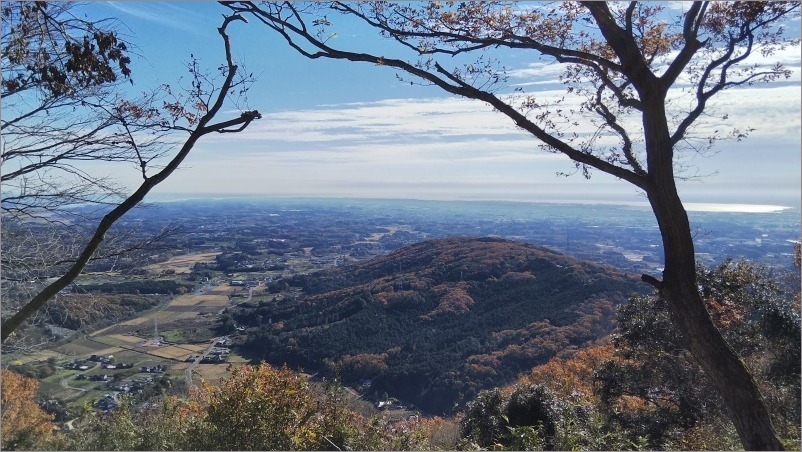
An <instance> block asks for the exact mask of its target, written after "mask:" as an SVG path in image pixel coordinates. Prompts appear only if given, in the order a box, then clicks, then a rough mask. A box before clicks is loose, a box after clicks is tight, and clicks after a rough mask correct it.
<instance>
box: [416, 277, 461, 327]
mask: <svg viewBox="0 0 802 452" xmlns="http://www.w3.org/2000/svg"><path fill="white" fill-rule="evenodd" d="M442 287H443V285H442V284H441V285H440V286H438V287H436V288H435V289H438V288H442ZM467 288H468V284H467V283H464V282H460V283H458V284H457V285H456V286H455V287H450V288H448V289H447V290H446V292H445V294H444V295H443V296H441V297H440V304H438V305H437V307H436V308H434V309H433V310H432V311H431V312H429V313H428V314H426V315H423V316H421V318H422V319H423V320H431V319H433V318H435V317H437V316H439V315H443V314H462V313H465V312H468V310H469V308H470V307H471V305H473V303H474V301H473V298H471V296H470V295H469V294H468V292H467Z"/></svg>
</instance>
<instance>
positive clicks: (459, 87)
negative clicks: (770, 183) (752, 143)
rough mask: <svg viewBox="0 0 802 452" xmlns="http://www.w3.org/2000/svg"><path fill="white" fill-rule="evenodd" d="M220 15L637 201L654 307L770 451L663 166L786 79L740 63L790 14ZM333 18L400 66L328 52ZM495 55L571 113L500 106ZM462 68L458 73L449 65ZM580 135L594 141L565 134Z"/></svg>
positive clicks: (587, 6)
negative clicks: (493, 131) (732, 96)
mask: <svg viewBox="0 0 802 452" xmlns="http://www.w3.org/2000/svg"><path fill="white" fill-rule="evenodd" d="M223 4H225V5H226V6H228V7H229V8H231V9H232V10H233V11H235V12H237V13H250V14H251V15H252V16H253V17H254V18H256V19H257V20H258V21H260V22H262V23H263V24H264V25H265V26H266V27H267V28H268V29H270V30H272V31H273V32H275V33H277V34H278V35H279V36H280V37H282V38H283V39H284V40H286V42H287V44H288V45H289V46H290V47H292V48H293V49H295V50H296V51H298V52H299V53H300V54H301V55H304V56H306V57H308V58H311V59H341V60H348V61H355V62H365V63H370V64H373V65H376V66H379V67H390V68H393V69H395V70H400V71H403V72H405V73H407V74H409V75H412V76H414V78H413V79H412V82H416V83H424V84H429V85H434V86H437V87H440V88H441V89H443V90H445V91H447V92H449V93H451V94H455V95H458V96H463V97H466V98H470V99H476V100H479V101H482V102H485V103H487V104H488V105H490V106H492V107H493V108H494V109H495V110H497V111H498V112H500V113H501V114H503V115H505V116H507V117H508V118H509V119H511V120H512V121H513V122H514V123H515V124H516V125H517V126H518V127H519V128H521V129H523V130H524V131H527V132H529V133H530V134H531V135H532V136H533V138H535V139H536V140H537V141H539V142H540V143H541V145H542V147H544V148H545V149H546V150H548V151H551V152H558V153H562V154H564V155H566V156H568V157H569V158H570V159H571V160H573V162H574V164H575V166H576V170H577V171H579V172H581V173H582V174H584V175H585V176H587V177H589V175H590V171H591V170H599V171H603V172H605V173H608V174H611V175H613V176H615V177H617V178H619V179H623V180H624V181H627V182H629V183H630V184H632V185H634V186H635V187H637V188H639V189H640V190H642V191H643V192H644V193H645V194H646V196H647V198H648V200H649V202H650V204H651V207H652V210H653V211H654V214H655V218H656V220H657V223H658V225H659V227H660V231H661V234H662V240H663V246H664V250H665V270H664V272H663V274H662V279H658V278H655V277H654V276H652V275H643V278H642V279H643V281H645V282H647V283H649V284H651V285H652V286H654V287H655V289H656V290H657V291H658V292H659V293H660V295H661V296H662V297H664V298H665V299H666V300H667V302H668V304H669V306H670V307H671V312H672V316H673V320H674V322H675V323H676V324H677V326H678V327H679V329H680V331H681V332H682V334H683V335H684V337H685V340H686V341H687V344H688V349H689V350H690V351H691V353H692V354H693V356H694V357H695V359H696V360H697V361H698V363H699V364H700V366H701V367H702V368H703V369H704V371H705V372H706V374H707V375H708V376H709V378H710V379H711V380H712V381H713V382H714V384H715V386H716V387H718V388H720V390H721V395H722V397H723V398H724V400H725V405H726V407H727V409H728V412H729V415H730V418H731V419H732V420H733V422H734V424H735V427H736V429H737V431H738V433H739V435H740V438H741V440H742V442H743V444H744V447H746V448H747V449H773V450H776V449H781V448H782V444H781V443H780V442H779V440H778V439H777V436H776V434H775V432H774V429H773V427H772V425H771V422H770V419H769V414H768V412H767V410H766V408H765V404H764V403H763V400H762V397H761V395H760V393H759V392H758V389H757V386H756V384H755V381H754V379H753V378H752V376H751V375H750V373H749V371H748V370H747V368H746V367H745V366H744V364H743V363H742V362H741V360H740V359H739V358H738V356H737V355H736V354H735V352H734V351H733V350H732V348H731V347H729V346H728V345H727V343H726V342H725V341H724V339H723V338H722V336H721V334H720V332H719V331H718V330H717V329H716V327H715V325H714V324H713V323H712V322H711V320H710V316H709V314H708V312H707V310H706V309H705V306H704V303H703V302H702V299H701V298H700V296H699V293H698V289H697V281H696V272H695V267H696V263H695V256H694V244H693V238H692V234H691V229H690V226H689V222H688V216H687V214H686V212H685V209H684V207H683V204H682V201H681V200H680V197H679V195H678V193H677V187H676V180H677V178H678V174H677V171H676V170H677V168H676V161H675V159H676V157H677V155H678V152H679V151H681V150H683V149H688V148H691V149H693V148H698V145H699V141H697V140H698V139H699V137H698V136H694V135H693V134H692V133H691V131H692V128H693V127H694V126H695V125H697V124H699V121H700V119H702V118H703V115H705V114H709V113H710V107H711V102H712V101H713V99H714V98H715V97H716V95H718V94H719V93H721V92H724V91H726V90H728V89H733V88H737V87H740V86H745V85H750V84H753V83H758V82H770V81H773V80H776V79H780V78H783V77H788V76H789V74H790V72H789V70H788V69H787V68H785V67H783V66H782V65H781V64H779V63H778V64H776V65H769V66H764V65H759V64H753V63H752V62H751V61H750V59H749V58H750V56H753V55H754V54H756V53H760V54H762V55H763V56H770V55H772V54H773V53H774V52H776V51H777V50H778V49H782V48H784V47H785V46H787V45H791V44H795V43H797V42H798V40H795V39H789V38H786V37H785V36H784V35H783V31H784V29H783V24H784V21H785V20H786V19H788V18H789V17H790V16H794V17H796V16H797V15H798V9H799V5H798V3H790V2H783V3H766V2H760V3H758V2H733V3H716V2H695V3H693V4H688V5H687V6H688V7H687V10H686V11H684V12H683V13H681V14H671V13H669V11H665V10H664V8H663V6H662V5H659V4H655V3H639V2H629V3H613V4H606V3H603V2H579V3H560V2H557V3H555V4H524V5H517V4H515V3H511V4H510V3H504V2H460V3H456V2H432V3H412V4H396V3H384V2H369V3H359V4H352V3H341V2H333V3H326V4H299V3H288V2H286V3H278V2H264V3H259V4H254V3H252V2H223ZM343 16H347V17H348V18H349V20H354V19H355V20H357V21H361V23H362V24H364V25H366V26H368V27H372V28H373V29H375V30H376V31H378V32H379V34H380V35H381V36H382V37H383V38H386V39H388V40H389V41H391V42H394V43H395V44H397V47H396V48H395V49H394V52H395V53H394V55H395V54H403V53H402V52H407V54H408V55H409V57H408V58H406V59H404V58H394V57H385V56H383V55H378V54H371V53H364V52H359V51H352V50H344V49H340V48H337V47H335V46H334V44H333V42H335V41H333V40H331V39H329V38H330V37H331V36H332V35H333V32H332V31H331V29H332V27H333V24H334V23H335V22H336V20H337V18H339V17H343ZM496 48H503V49H516V50H518V51H521V52H530V53H529V54H530V55H532V56H533V57H534V59H535V61H545V62H556V63H561V64H563V65H564V67H565V73H564V74H563V76H562V77H561V80H562V81H563V83H564V84H565V85H566V93H565V94H566V97H574V98H578V99H579V101H580V103H581V106H580V107H579V108H571V107H568V106H564V105H563V104H561V102H560V101H559V100H558V101H548V100H545V99H539V98H538V96H537V94H536V93H535V94H525V93H516V94H514V95H510V96H505V95H501V94H499V90H500V89H501V87H503V84H504V82H505V80H506V73H505V69H504V67H503V66H502V65H501V64H500V62H498V61H496V60H494V59H493V53H491V52H488V51H489V50H492V49H496ZM455 57H459V58H455ZM466 59H470V60H471V61H470V63H467V64H459V63H456V65H455V63H454V62H455V61H457V62H459V61H465V60H466ZM449 65H452V66H451V67H449ZM679 99H681V100H682V102H680V101H679ZM580 125H590V126H591V127H592V128H593V129H594V130H595V133H592V134H589V135H586V134H577V133H575V132H573V130H575V128H576V127H577V126H580ZM748 132H749V130H748V129H746V130H737V129H733V130H731V131H730V132H728V133H727V134H718V133H713V134H712V135H709V136H706V137H704V141H703V142H702V143H708V144H712V143H713V142H715V141H716V140H718V139H721V138H727V137H728V136H729V137H733V138H737V139H740V138H743V137H745V136H746V135H747V134H748Z"/></svg>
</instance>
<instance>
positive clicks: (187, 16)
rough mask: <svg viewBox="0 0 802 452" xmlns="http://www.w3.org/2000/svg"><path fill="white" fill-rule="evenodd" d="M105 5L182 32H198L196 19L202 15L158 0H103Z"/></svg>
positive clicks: (199, 18)
mask: <svg viewBox="0 0 802 452" xmlns="http://www.w3.org/2000/svg"><path fill="white" fill-rule="evenodd" d="M105 4H106V6H108V7H110V8H112V9H114V10H116V11H118V12H120V13H123V14H127V15H130V16H133V17H136V18H139V19H142V20H145V21H148V22H151V23H154V24H157V25H162V26H167V27H170V28H173V29H176V30H180V31H183V32H189V33H194V34H200V32H199V29H201V28H202V27H198V25H197V21H198V20H201V19H202V17H203V16H200V15H198V14H197V13H194V12H193V11H191V10H189V9H187V8H183V7H180V6H178V5H174V4H169V3H158V2H136V3H123V2H105Z"/></svg>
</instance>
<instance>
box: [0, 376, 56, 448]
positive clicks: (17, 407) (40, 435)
mask: <svg viewBox="0 0 802 452" xmlns="http://www.w3.org/2000/svg"><path fill="white" fill-rule="evenodd" d="M38 388H39V382H38V381H36V380H34V379H31V378H26V377H23V376H22V375H20V374H18V373H15V372H11V371H10V370H7V369H3V371H2V406H0V409H2V437H0V441H1V442H2V443H0V445H1V446H2V448H3V449H7V450H8V449H19V448H33V447H35V446H36V445H41V444H42V443H43V442H45V441H46V440H48V439H49V438H50V437H51V436H52V434H53V425H52V424H51V422H52V420H53V415H51V414H47V413H45V412H44V411H43V410H42V409H41V408H40V407H39V405H37V404H36V402H35V400H36V390H37V389H38Z"/></svg>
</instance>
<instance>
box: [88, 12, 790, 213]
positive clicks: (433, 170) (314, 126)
mask: <svg viewBox="0 0 802 452" xmlns="http://www.w3.org/2000/svg"><path fill="white" fill-rule="evenodd" d="M675 7H678V8H682V7H684V6H683V5H682V3H679V6H676V5H675ZM226 11H227V10H226V9H225V8H223V7H222V6H220V5H217V4H216V3H210V2H179V3H166V2H93V3H91V5H89V9H88V10H87V14H89V15H90V17H116V18H118V19H119V30H120V33H121V34H122V35H123V36H124V37H125V38H126V39H128V40H129V41H130V42H132V43H133V44H135V46H136V56H135V57H134V62H133V65H132V69H133V79H134V82H135V84H134V86H133V87H132V89H133V90H134V91H143V90H148V89H150V88H152V87H155V86H157V85H158V84H160V83H168V84H171V85H173V86H176V85H177V84H178V85H180V84H182V83H183V84H186V83H188V81H187V78H186V76H187V71H186V67H185V64H186V62H187V61H188V60H189V58H190V55H194V56H195V57H197V58H198V59H199V61H200V63H201V64H203V65H206V66H207V67H209V68H211V69H213V68H215V67H217V66H218V65H219V64H220V63H222V62H223V61H224V59H223V49H222V42H221V39H220V37H219V35H218V33H217V27H219V26H220V24H221V21H222V15H223V13H225V12H226ZM335 28H336V29H337V35H336V37H334V38H332V41H331V42H332V43H333V45H335V46H340V47H344V48H348V49H351V50H354V49H355V50H359V51H372V52H378V53H382V54H384V52H392V51H393V50H392V49H393V47H392V46H391V43H389V42H387V40H382V39H381V38H379V37H378V36H377V35H376V34H371V33H370V32H369V31H368V30H364V29H359V28H358V27H354V26H353V25H352V24H349V23H344V22H342V21H341V22H337V23H335ZM791 30H792V31H791V32H792V33H797V35H798V34H799V22H798V21H796V22H795V23H794V24H792V26H791ZM230 34H231V42H232V46H233V48H234V55H235V58H236V59H237V60H238V61H239V62H242V64H243V65H244V67H245V69H246V70H247V71H248V72H252V73H253V74H254V75H255V76H256V77H257V81H256V82H255V83H254V85H253V86H252V87H251V89H250V91H249V93H248V99H247V104H246V105H244V106H246V107H248V108H254V109H258V110H259V111H260V112H261V113H262V114H263V118H262V119H261V120H259V121H256V122H254V123H252V124H251V125H250V126H249V127H248V129H247V130H245V131H244V132H241V133H237V134H215V135H207V136H206V137H204V138H203V139H202V140H201V141H200V142H199V143H198V144H197V145H196V147H195V149H194V150H193V151H192V153H191V154H190V156H189V158H188V159H187V160H186V161H185V162H184V164H183V165H182V167H181V169H179V170H178V171H177V172H176V173H174V174H173V175H172V176H171V177H170V178H169V179H168V180H167V181H165V182H164V183H163V184H161V185H160V186H159V187H158V188H157V189H156V190H154V193H153V196H152V197H151V199H153V198H158V197H160V196H161V197H167V196H179V197H180V196H183V197H193V196H198V195H203V194H210V193H215V194H224V195H251V194H254V195H262V196H315V197H368V198H412V199H438V200H440V199H442V200H470V199H483V200H487V199H498V200H513V201H533V202H536V201H562V202H568V201H571V202H622V203H628V202H643V201H645V197H644V195H643V194H642V193H639V192H638V190H637V189H635V188H634V187H632V186H630V185H629V184H627V183H626V182H624V181H621V180H617V179H616V178H613V177H611V176H608V175H606V174H603V173H601V172H599V171H594V172H593V173H592V178H591V179H590V180H586V179H585V178H584V177H582V175H581V174H574V175H570V176H567V177H566V176H562V175H558V173H570V172H572V170H573V168H574V167H573V164H572V163H571V162H570V161H569V160H568V159H567V158H566V157H563V156H562V155H559V154H553V153H549V152H545V151H543V150H542V149H540V148H539V147H538V142H537V141H536V140H534V139H533V138H532V137H531V136H530V135H528V134H527V133H525V132H523V131H521V130H519V129H517V128H516V127H515V126H514V125H513V124H512V122H511V121H510V120H509V119H508V118H506V117H505V116H503V115H501V114H499V113H497V112H494V111H492V109H491V108H490V107H488V106H486V105H484V104H482V103H480V102H477V101H471V100H466V99H461V98H457V97H454V96H451V95H449V94H447V93H445V92H443V91H441V90H439V89H437V88H433V87H426V86H419V85H410V84H409V83H406V82H401V81H399V80H398V79H397V78H396V73H397V71H395V70H393V69H392V68H387V67H377V66H375V65H371V64H365V63H351V62H344V61H331V60H314V61H312V60H308V59H306V58H304V57H302V56H301V55H299V54H297V53H296V52H294V51H293V50H292V49H290V48H289V47H288V46H287V45H286V44H283V43H282V42H281V41H280V40H278V38H277V36H275V35H274V34H272V33H271V32H270V31H269V30H268V29H267V28H266V27H265V26H263V25H261V24H259V23H258V22H255V21H252V22H251V23H249V24H244V23H235V24H232V26H231V28H230ZM496 56H497V57H498V58H499V59H500V60H502V61H503V62H504V63H505V64H506V65H508V66H509V67H510V72H509V75H510V78H509V81H508V85H509V89H508V91H511V90H512V89H513V88H515V87H522V88H525V89H527V90H529V91H530V92H533V93H535V94H536V95H538V96H539V98H542V99H547V100H548V99H556V98H559V97H562V96H563V95H564V89H563V87H562V86H561V85H560V84H559V83H558V80H557V77H558V76H559V74H560V73H561V72H562V68H561V67H560V66H558V65H556V64H552V63H548V62H544V61H538V60H537V59H534V60H533V59H532V58H534V57H533V56H532V55H527V54H524V53H521V52H518V53H516V52H512V51H509V50H503V51H499V52H497V53H496ZM775 59H779V60H782V61H783V62H784V63H786V64H787V65H788V66H789V67H791V68H792V69H793V76H792V78H791V79H789V80H788V81H784V82H779V83H775V84H770V85H761V86H753V87H747V88H742V89H738V90H732V91H728V92H725V93H724V94H722V95H721V96H720V98H719V99H718V101H717V110H716V111H717V112H723V113H727V114H728V115H729V118H728V120H727V121H726V125H730V126H735V127H740V128H747V127H751V128H754V129H755V130H754V132H753V133H752V134H751V136H750V137H749V138H748V139H747V140H744V141H742V142H735V141H726V142H720V143H719V144H718V145H717V146H716V147H715V148H714V149H713V150H712V151H711V152H708V153H705V155H699V154H696V153H692V152H691V153H686V154H683V157H682V160H681V163H682V165H683V167H684V168H687V170H686V172H685V173H683V174H685V175H687V176H694V175H699V176H701V177H691V178H690V180H687V181H680V183H679V189H680V195H681V196H682V198H683V200H684V201H686V202H688V203H705V204H710V203H725V204H760V205H781V206H791V207H799V204H800V166H801V165H802V164H801V162H800V116H802V115H801V113H800V103H802V96H801V92H802V90H800V72H801V71H800V48H799V46H796V47H793V48H789V49H787V50H785V51H783V52H781V53H780V54H778V55H776V58H775ZM761 62H762V61H761ZM407 78H408V77H407ZM678 101H680V102H681V101H682V100H678ZM566 102H568V103H570V102H572V101H571V99H568V100H567V101H566ZM228 114H230V115H238V114H239V112H238V111H237V110H236V109H235V108H233V107H232V108H230V109H229V111H228ZM221 119H227V117H226V118H221ZM722 125H723V124H722V123H721V122H720V121H719V122H715V121H714V122H712V123H711V124H710V125H708V126H706V127H708V128H709V129H711V130H712V129H713V128H718V127H721V126H722ZM580 129H582V127H580ZM588 130H589V129H588ZM588 130H585V129H582V131H584V132H588ZM582 131H580V132H581V133H582ZM701 131H702V132H704V131H705V130H701ZM108 171H110V173H111V174H112V175H114V177H116V178H117V179H118V180H119V181H121V182H124V183H128V184H130V185H131V186H133V184H136V183H137V182H138V179H137V178H138V177H139V174H138V172H137V169H136V168H128V167H126V168H114V169H111V170H108Z"/></svg>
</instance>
